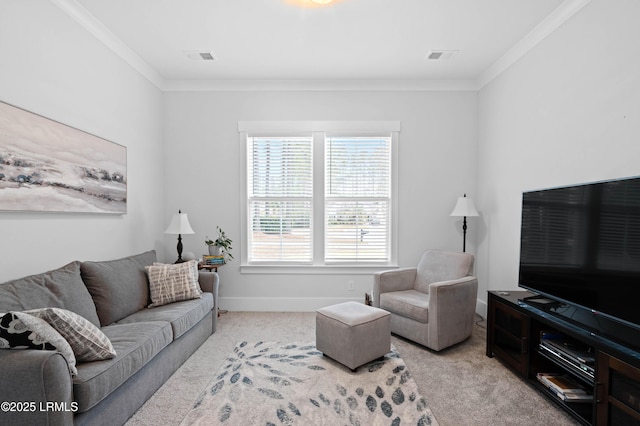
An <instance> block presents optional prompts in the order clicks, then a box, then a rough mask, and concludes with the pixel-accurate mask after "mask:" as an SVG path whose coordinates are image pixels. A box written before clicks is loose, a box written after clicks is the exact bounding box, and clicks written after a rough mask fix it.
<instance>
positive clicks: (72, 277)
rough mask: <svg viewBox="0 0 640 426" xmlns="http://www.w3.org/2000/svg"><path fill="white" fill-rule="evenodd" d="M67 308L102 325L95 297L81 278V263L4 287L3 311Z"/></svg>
mask: <svg viewBox="0 0 640 426" xmlns="http://www.w3.org/2000/svg"><path fill="white" fill-rule="evenodd" d="M47 307H54V308H63V309H67V310H69V311H72V312H75V313H76V314H78V315H81V316H82V317H84V318H86V319H87V320H89V321H91V323H93V324H94V325H97V326H99V325H100V320H99V319H98V314H97V313H96V307H95V305H94V303H93V300H92V298H91V294H89V291H87V288H86V287H85V285H84V282H83V281H82V278H81V276H80V262H71V263H69V264H68V265H65V266H63V267H61V268H58V269H55V270H53V271H49V272H45V273H42V274H38V275H31V276H29V277H25V278H20V279H17V280H13V281H8V282H6V283H3V284H0V312H9V311H25V310H27V309H37V308H47Z"/></svg>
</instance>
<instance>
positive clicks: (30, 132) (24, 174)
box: [0, 102, 127, 214]
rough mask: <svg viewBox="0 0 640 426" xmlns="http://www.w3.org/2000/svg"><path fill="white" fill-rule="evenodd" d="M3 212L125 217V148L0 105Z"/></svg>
mask: <svg viewBox="0 0 640 426" xmlns="http://www.w3.org/2000/svg"><path fill="white" fill-rule="evenodd" d="M0 210H1V211H30V212H68V213H116V214H124V213H126V212H127V148H126V147H124V146H122V145H118V144H116V143H113V142H110V141H107V140H105V139H102V138H99V137H97V136H94V135H92V134H89V133H86V132H83V131H81V130H78V129H75V128H73V127H69V126H67V125H64V124H62V123H58V122H57V121H53V120H50V119H48V118H45V117H42V116H40V115H37V114H34V113H31V112H29V111H25V110H23V109H20V108H17V107H14V106H12V105H9V104H6V103H3V102H0Z"/></svg>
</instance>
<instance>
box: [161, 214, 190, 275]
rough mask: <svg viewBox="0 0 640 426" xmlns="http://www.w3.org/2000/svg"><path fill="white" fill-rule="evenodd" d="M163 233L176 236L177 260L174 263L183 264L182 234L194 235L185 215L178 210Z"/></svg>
mask: <svg viewBox="0 0 640 426" xmlns="http://www.w3.org/2000/svg"><path fill="white" fill-rule="evenodd" d="M164 233H165V234H173V235H175V234H178V246H177V249H178V260H176V262H175V263H181V262H184V260H183V259H182V234H195V232H194V231H193V228H191V224H190V223H189V218H188V217H187V214H186V213H182V212H181V211H180V210H178V213H177V214H175V215H174V216H173V217H172V218H171V223H169V226H167V229H165V231H164Z"/></svg>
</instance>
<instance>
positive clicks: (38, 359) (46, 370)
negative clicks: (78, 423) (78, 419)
mask: <svg viewBox="0 0 640 426" xmlns="http://www.w3.org/2000/svg"><path fill="white" fill-rule="evenodd" d="M0 401H2V402H5V401H6V402H16V403H17V402H20V403H22V407H21V408H23V410H13V411H4V410H2V411H0V424H5V425H25V426H26V425H40V424H42V425H44V424H51V425H71V424H73V413H74V411H75V410H76V409H77V405H76V403H75V402H73V385H72V382H71V375H70V374H69V367H68V366H67V361H65V359H64V357H63V356H62V354H60V353H59V352H55V351H39V350H28V349H27V350H0ZM24 403H26V409H25V404H24ZM13 408H19V407H18V406H15V407H13Z"/></svg>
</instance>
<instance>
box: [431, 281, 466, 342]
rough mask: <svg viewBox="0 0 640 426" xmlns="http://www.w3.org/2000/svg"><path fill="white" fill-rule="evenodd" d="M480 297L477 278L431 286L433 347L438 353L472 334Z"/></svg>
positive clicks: (432, 284)
mask: <svg viewBox="0 0 640 426" xmlns="http://www.w3.org/2000/svg"><path fill="white" fill-rule="evenodd" d="M477 298H478V279H477V278H476V277H474V276H466V277H463V278H459V279H455V280H449V281H441V282H437V283H431V284H430V285H429V341H430V344H429V345H428V346H429V347H430V348H432V349H434V350H436V351H438V350H440V349H442V348H446V347H447V346H450V345H452V344H453V343H456V342H460V341H461V340H464V339H465V338H466V337H467V336H469V335H470V334H471V332H472V328H473V319H474V315H475V310H476V301H477ZM452 342H453V343H452ZM432 345H433V346H432Z"/></svg>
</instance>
